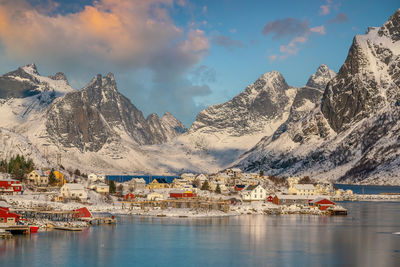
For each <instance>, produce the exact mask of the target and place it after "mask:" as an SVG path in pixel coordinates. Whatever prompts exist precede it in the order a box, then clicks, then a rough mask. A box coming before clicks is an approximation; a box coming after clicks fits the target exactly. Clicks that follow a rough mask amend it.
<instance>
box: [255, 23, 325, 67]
mask: <svg viewBox="0 0 400 267" xmlns="http://www.w3.org/2000/svg"><path fill="white" fill-rule="evenodd" d="M262 33H263V34H264V35H272V39H281V38H284V37H286V38H287V37H290V39H289V40H290V41H289V43H287V44H282V45H280V47H279V51H280V53H281V54H280V56H279V59H281V60H283V59H286V58H287V57H288V56H291V55H296V54H297V53H298V51H299V50H300V45H301V44H304V43H306V42H307V41H308V39H309V38H310V36H311V35H312V34H318V35H325V34H326V32H325V26H324V25H320V26H315V27H310V26H309V23H308V21H307V20H303V21H302V20H299V19H296V18H285V19H278V20H275V21H270V22H268V23H267V24H266V25H265V26H264V28H263V29H262ZM277 58H278V55H277V54H272V55H270V56H268V59H269V60H270V61H271V62H272V61H275V60H276V59H277Z"/></svg>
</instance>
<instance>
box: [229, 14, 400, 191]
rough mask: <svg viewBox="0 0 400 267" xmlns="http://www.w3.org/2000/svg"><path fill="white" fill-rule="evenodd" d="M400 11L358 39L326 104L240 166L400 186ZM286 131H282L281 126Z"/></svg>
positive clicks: (277, 135) (244, 158) (278, 134)
mask: <svg viewBox="0 0 400 267" xmlns="http://www.w3.org/2000/svg"><path fill="white" fill-rule="evenodd" d="M399 27H400V10H398V11H397V12H396V13H395V14H394V15H393V16H392V17H391V18H390V19H389V20H388V22H386V23H385V24H384V25H383V26H382V27H381V28H370V29H369V30H368V32H367V33H366V34H365V35H363V36H356V37H355V38H354V41H353V44H352V46H351V48H350V50H349V54H348V57H347V59H346V61H345V63H344V64H343V66H342V67H341V69H340V71H339V73H338V75H337V76H336V77H334V78H333V79H332V80H331V81H329V83H328V85H327V86H326V89H325V92H324V95H323V100H322V106H321V107H320V106H318V105H317V106H315V107H314V109H312V110H311V112H310V113H309V114H308V115H306V116H304V117H303V118H302V119H300V120H298V121H297V122H295V123H292V124H291V123H286V126H285V125H284V126H285V127H284V126H282V127H283V128H284V129H283V130H281V131H279V130H278V131H277V132H276V133H275V134H274V136H273V137H272V138H265V139H263V140H262V141H261V142H260V143H258V144H257V145H256V146H255V147H254V148H253V149H251V150H250V151H248V152H246V153H245V154H244V155H243V156H242V157H241V159H240V160H238V161H237V162H236V165H237V166H240V167H242V168H244V169H247V170H251V171H255V170H261V169H262V170H265V171H266V172H267V173H273V174H282V175H312V176H313V177H316V178H321V179H332V180H340V181H347V182H349V181H350V182H366V183H371V182H373V183H382V182H385V183H389V184H393V183H394V184H400V176H399V175H398V172H399V170H400V159H399V156H400V146H399V145H398V144H399V142H398V134H399V133H400V130H399V126H398V123H397V122H398V120H399V119H400V117H399V116H400V111H399V105H398V103H399V102H398V100H399V98H400V79H399V78H400V75H399V74H400V57H399V52H400V41H399V40H400V37H399V32H400V31H399ZM280 128H281V127H280Z"/></svg>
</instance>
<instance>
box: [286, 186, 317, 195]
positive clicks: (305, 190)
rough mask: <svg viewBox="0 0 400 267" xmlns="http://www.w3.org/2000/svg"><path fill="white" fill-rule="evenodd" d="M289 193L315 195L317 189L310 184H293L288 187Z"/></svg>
mask: <svg viewBox="0 0 400 267" xmlns="http://www.w3.org/2000/svg"><path fill="white" fill-rule="evenodd" d="M288 192H289V195H302V196H308V195H316V194H317V190H316V188H315V186H314V185H312V184H293V186H292V187H289V190H288Z"/></svg>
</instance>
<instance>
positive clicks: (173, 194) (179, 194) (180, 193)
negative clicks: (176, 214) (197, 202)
mask: <svg viewBox="0 0 400 267" xmlns="http://www.w3.org/2000/svg"><path fill="white" fill-rule="evenodd" d="M169 197H170V198H192V197H197V195H196V194H195V193H193V192H191V191H184V190H171V191H170V192H169Z"/></svg>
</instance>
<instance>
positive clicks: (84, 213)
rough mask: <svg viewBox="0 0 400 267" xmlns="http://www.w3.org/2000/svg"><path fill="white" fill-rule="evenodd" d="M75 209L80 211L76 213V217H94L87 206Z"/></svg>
mask: <svg viewBox="0 0 400 267" xmlns="http://www.w3.org/2000/svg"><path fill="white" fill-rule="evenodd" d="M74 211H77V212H78V213H76V214H75V215H74V218H91V217H92V213H90V211H89V210H88V209H87V208H86V207H82V208H80V209H76V210H74Z"/></svg>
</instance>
